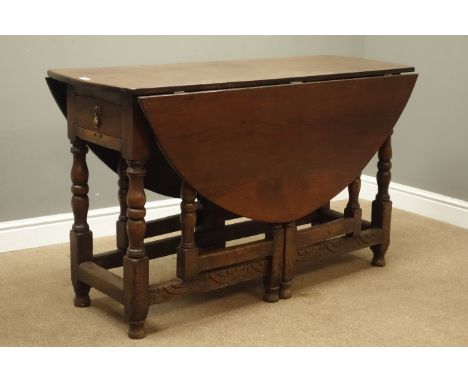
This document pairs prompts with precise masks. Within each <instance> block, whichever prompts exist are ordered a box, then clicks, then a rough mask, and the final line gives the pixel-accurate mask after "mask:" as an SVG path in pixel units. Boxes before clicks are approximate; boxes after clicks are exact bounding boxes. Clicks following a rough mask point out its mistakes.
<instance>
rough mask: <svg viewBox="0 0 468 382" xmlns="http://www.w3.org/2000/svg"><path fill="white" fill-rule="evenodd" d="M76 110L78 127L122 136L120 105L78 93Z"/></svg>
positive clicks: (113, 135) (75, 121) (75, 118)
mask: <svg viewBox="0 0 468 382" xmlns="http://www.w3.org/2000/svg"><path fill="white" fill-rule="evenodd" d="M74 111H75V112H74V124H75V125H76V126H77V127H81V128H83V129H87V130H92V131H94V132H97V133H100V134H105V135H110V136H111V137H116V138H120V137H121V131H122V118H121V106H120V105H116V104H114V103H112V102H109V101H104V100H101V99H96V98H93V97H86V96H81V95H76V96H75V110H74Z"/></svg>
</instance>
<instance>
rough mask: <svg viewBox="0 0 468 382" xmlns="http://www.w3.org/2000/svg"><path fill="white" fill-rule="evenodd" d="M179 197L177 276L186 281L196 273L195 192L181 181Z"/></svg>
mask: <svg viewBox="0 0 468 382" xmlns="http://www.w3.org/2000/svg"><path fill="white" fill-rule="evenodd" d="M180 197H181V199H182V202H181V203H180V209H181V211H180V231H181V241H180V245H179V248H178V250H177V277H179V278H180V279H182V280H184V281H187V280H192V279H194V278H195V277H196V276H197V275H198V248H197V246H196V244H195V226H196V224H197V215H196V210H197V206H196V203H195V199H196V197H197V193H196V191H195V190H194V189H193V188H192V187H190V186H189V185H188V184H187V183H185V182H182V186H181V190H180Z"/></svg>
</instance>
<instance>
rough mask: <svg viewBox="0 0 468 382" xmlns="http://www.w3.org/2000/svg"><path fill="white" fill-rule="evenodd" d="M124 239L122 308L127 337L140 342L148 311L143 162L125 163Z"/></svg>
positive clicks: (143, 333) (143, 334)
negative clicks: (125, 232)
mask: <svg viewBox="0 0 468 382" xmlns="http://www.w3.org/2000/svg"><path fill="white" fill-rule="evenodd" d="M127 165H128V168H127V176H128V180H129V187H128V193H127V206H128V207H127V235H128V249H127V255H126V256H125V257H124V262H123V266H124V308H125V315H126V317H127V319H128V322H129V324H130V326H129V331H128V336H129V337H130V338H135V339H138V338H143V337H144V336H145V330H144V322H145V319H146V315H147V314H148V309H149V292H148V285H149V260H148V257H147V256H146V255H145V247H144V243H143V240H144V237H145V214H146V211H145V207H144V206H145V201H146V196H145V191H144V188H143V180H144V176H145V167H144V163H143V162H138V161H128V162H127Z"/></svg>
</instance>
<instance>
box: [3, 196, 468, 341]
mask: <svg viewBox="0 0 468 382" xmlns="http://www.w3.org/2000/svg"><path fill="white" fill-rule="evenodd" d="M335 206H337V208H340V209H341V208H342V207H343V203H338V204H337V205H336V204H335ZM363 208H364V215H365V216H364V217H367V218H368V216H369V210H370V204H369V203H363ZM113 248H114V240H113V238H103V239H97V240H95V251H96V252H99V251H105V250H109V249H113ZM370 259H371V252H370V250H369V249H366V250H360V251H356V252H353V253H351V254H348V255H343V256H333V257H328V258H323V259H320V260H317V261H314V262H312V263H310V264H308V265H307V266H305V267H303V268H301V269H300V270H299V273H298V275H297V276H296V278H295V282H294V287H293V297H292V298H291V299H289V300H280V301H279V302H278V303H275V304H268V303H265V302H263V301H262V300H261V296H262V288H261V282H260V280H258V281H252V282H247V283H244V284H239V285H236V286H233V287H228V288H225V289H221V290H217V291H213V292H209V293H205V294H199V295H192V296H189V297H186V298H185V299H181V300H178V301H173V302H169V303H166V304H162V305H153V306H151V308H150V311H149V314H148V319H147V321H146V328H147V336H146V338H144V339H142V340H138V341H135V340H129V339H128V338H127V334H126V332H127V325H126V323H125V321H124V319H123V309H122V306H121V305H120V304H118V303H116V302H114V301H113V300H112V299H110V298H109V297H107V296H105V295H103V294H101V293H100V292H98V291H95V290H92V291H91V301H92V303H91V306H90V307H88V308H75V307H74V306H73V303H72V301H73V290H72V288H71V285H70V281H69V279H70V276H69V258H68V245H66V244H63V245H54V246H49V247H42V248H35V249H30V250H22V251H16V252H9V253H3V254H0V304H1V310H0V346H467V345H468V298H467V293H468V271H467V270H468V230H464V229H461V228H458V227H455V226H451V225H449V224H445V223H441V222H438V221H435V220H431V219H427V218H423V217H421V216H417V215H413V214H410V213H407V212H404V211H400V210H396V209H394V212H393V227H392V243H391V245H390V249H389V251H388V253H387V266H386V267H384V268H375V267H372V266H370V264H369V261H370ZM150 267H151V282H157V281H164V280H166V279H170V278H172V277H173V276H174V268H175V258H174V257H173V256H171V257H166V258H164V259H159V260H153V261H152V262H151V263H150ZM116 272H121V270H119V269H117V270H116Z"/></svg>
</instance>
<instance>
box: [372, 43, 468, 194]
mask: <svg viewBox="0 0 468 382" xmlns="http://www.w3.org/2000/svg"><path fill="white" fill-rule="evenodd" d="M364 56H365V57H366V58H373V59H379V60H383V61H393V62H398V63H405V64H411V65H414V66H415V67H416V71H417V72H418V73H419V78H418V82H417V83H416V87H415V89H414V91H413V95H412V97H411V99H410V100H409V103H408V106H407V107H406V109H405V111H404V112H403V115H402V117H401V118H400V120H399V121H398V124H397V126H396V128H395V130H394V135H393V138H392V142H393V160H392V162H393V170H392V174H393V180H394V181H395V182H398V183H402V184H406V185H409V186H414V187H418V188H421V189H424V190H429V191H432V192H436V193H440V194H443V195H448V196H452V197H455V198H458V199H462V200H468V171H467V167H468V36H369V37H365V39H364ZM365 173H366V174H369V175H374V174H375V160H374V161H373V162H372V163H371V164H370V165H369V166H368V167H367V169H366V170H365Z"/></svg>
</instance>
